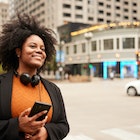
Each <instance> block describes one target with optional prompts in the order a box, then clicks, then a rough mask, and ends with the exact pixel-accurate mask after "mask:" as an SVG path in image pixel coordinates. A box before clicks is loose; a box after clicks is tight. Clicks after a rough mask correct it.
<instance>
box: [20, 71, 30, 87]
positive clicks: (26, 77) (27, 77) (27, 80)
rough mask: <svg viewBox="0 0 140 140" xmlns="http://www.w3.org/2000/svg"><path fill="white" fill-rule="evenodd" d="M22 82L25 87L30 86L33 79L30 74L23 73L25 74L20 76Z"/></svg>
mask: <svg viewBox="0 0 140 140" xmlns="http://www.w3.org/2000/svg"><path fill="white" fill-rule="evenodd" d="M20 81H21V83H23V84H24V85H28V84H29V83H30V82H31V77H30V75H29V74H27V73H23V74H21V75H20Z"/></svg>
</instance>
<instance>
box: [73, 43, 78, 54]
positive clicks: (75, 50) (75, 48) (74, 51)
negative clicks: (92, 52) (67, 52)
mask: <svg viewBox="0 0 140 140" xmlns="http://www.w3.org/2000/svg"><path fill="white" fill-rule="evenodd" d="M73 53H75V54H76V53H77V45H74V46H73Z"/></svg>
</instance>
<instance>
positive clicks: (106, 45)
mask: <svg viewBox="0 0 140 140" xmlns="http://www.w3.org/2000/svg"><path fill="white" fill-rule="evenodd" d="M104 50H113V39H105V40H104Z"/></svg>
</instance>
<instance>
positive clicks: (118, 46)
mask: <svg viewBox="0 0 140 140" xmlns="http://www.w3.org/2000/svg"><path fill="white" fill-rule="evenodd" d="M119 48H120V45H119V38H117V50H119Z"/></svg>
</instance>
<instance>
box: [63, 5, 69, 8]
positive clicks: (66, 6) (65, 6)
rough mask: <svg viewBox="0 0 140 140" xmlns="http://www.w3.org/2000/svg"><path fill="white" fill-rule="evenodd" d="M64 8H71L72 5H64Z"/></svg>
mask: <svg viewBox="0 0 140 140" xmlns="http://www.w3.org/2000/svg"><path fill="white" fill-rule="evenodd" d="M63 8H71V5H69V4H63Z"/></svg>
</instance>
